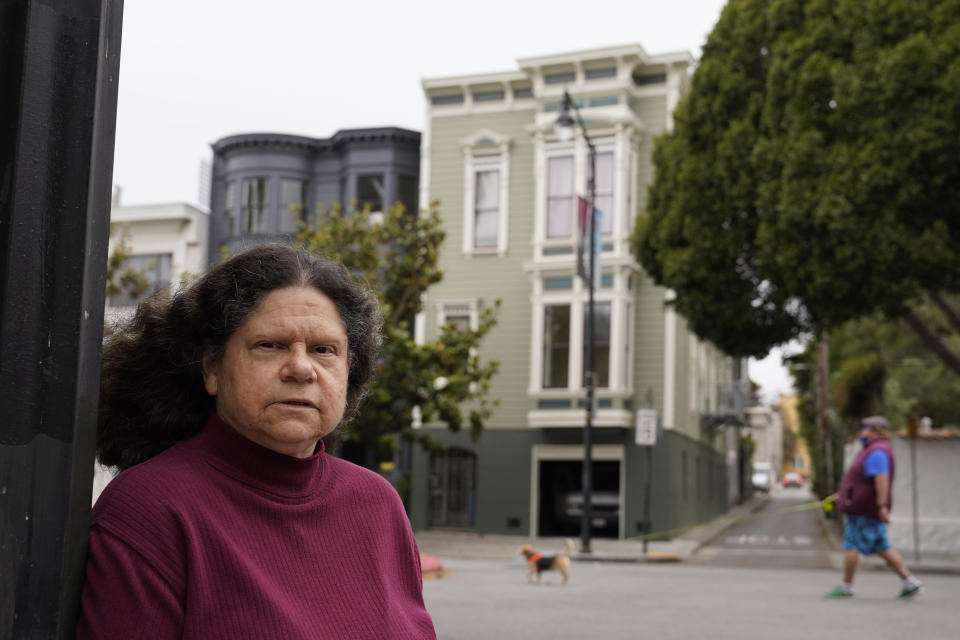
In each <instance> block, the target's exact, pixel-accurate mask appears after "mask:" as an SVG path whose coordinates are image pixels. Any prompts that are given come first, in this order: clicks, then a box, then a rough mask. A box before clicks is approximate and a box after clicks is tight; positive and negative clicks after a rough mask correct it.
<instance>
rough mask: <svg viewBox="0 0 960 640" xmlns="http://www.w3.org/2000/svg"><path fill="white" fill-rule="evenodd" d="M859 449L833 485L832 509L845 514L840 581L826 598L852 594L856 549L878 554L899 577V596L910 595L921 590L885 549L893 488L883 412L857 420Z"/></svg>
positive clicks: (900, 560) (895, 555) (900, 561)
mask: <svg viewBox="0 0 960 640" xmlns="http://www.w3.org/2000/svg"><path fill="white" fill-rule="evenodd" d="M860 426H861V429H860V442H861V443H862V444H863V450H862V451H861V452H860V454H859V455H858V456H857V457H856V459H855V460H854V461H853V464H851V465H850V468H849V469H847V472H846V473H845V474H844V475H843V479H842V480H840V488H839V489H838V490H837V494H836V496H835V497H836V500H837V508H839V509H840V511H842V512H843V513H845V514H846V515H847V526H846V528H845V529H844V531H843V549H844V556H843V582H841V583H840V586H838V587H836V588H835V589H833V590H832V591H829V592H827V594H826V596H827V597H828V598H849V597H852V596H853V576H854V573H856V571H857V563H858V562H859V561H860V554H861V553H862V554H863V555H865V556H869V555H871V554H874V553H876V554H878V555H879V556H880V557H881V558H883V559H884V560H885V561H886V562H887V564H888V565H890V568H891V569H893V570H894V571H895V572H896V573H897V575H899V576H900V578H901V579H902V580H903V588H902V589H901V590H900V594H899V596H898V597H900V598H910V597H912V596H914V595H916V594H917V592H918V591H920V582H919V581H918V580H917V579H916V578H915V577H913V575H911V573H910V571H909V570H908V569H907V566H906V564H904V562H903V558H902V557H901V556H900V554H899V553H897V552H896V551H894V550H893V549H891V548H890V543H889V541H888V540H887V523H888V522H890V508H891V506H892V502H891V493H892V490H893V471H894V461H893V449H892V448H891V447H890V440H889V439H888V437H887V433H888V431H889V425H888V424H887V420H886V418H884V417H883V416H870V417H869V418H864V419H863V420H862V421H861V423H860Z"/></svg>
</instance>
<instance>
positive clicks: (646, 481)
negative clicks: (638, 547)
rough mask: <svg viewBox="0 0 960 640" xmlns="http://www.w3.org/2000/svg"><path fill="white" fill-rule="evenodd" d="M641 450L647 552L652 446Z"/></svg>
mask: <svg viewBox="0 0 960 640" xmlns="http://www.w3.org/2000/svg"><path fill="white" fill-rule="evenodd" d="M643 449H644V451H643V533H644V537H643V554H644V555H646V554H647V536H646V534H648V533H650V477H651V476H652V475H653V473H652V469H651V468H650V467H651V466H652V465H653V447H652V446H650V445H647V446H645V447H644V448H643Z"/></svg>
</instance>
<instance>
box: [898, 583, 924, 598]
mask: <svg viewBox="0 0 960 640" xmlns="http://www.w3.org/2000/svg"><path fill="white" fill-rule="evenodd" d="M920 586H921V585H920V583H919V582H917V583H915V584H912V585H910V586H909V587H904V588H903V589H901V590H900V594H899V595H898V596H897V597H898V598H912V597H913V596H915V595H917V594H918V593H919V592H920Z"/></svg>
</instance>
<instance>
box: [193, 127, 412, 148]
mask: <svg viewBox="0 0 960 640" xmlns="http://www.w3.org/2000/svg"><path fill="white" fill-rule="evenodd" d="M384 143H394V144H401V145H411V146H415V147H419V146H420V133H419V132H418V131H413V130H411V129H401V128H400V127H373V128H369V129H342V130H340V131H337V132H336V133H335V134H333V135H332V136H331V137H329V138H309V137H307V136H298V135H291V134H287V133H241V134H238V135H233V136H228V137H226V138H221V139H220V140H217V141H216V142H214V143H213V144H211V145H210V146H211V147H212V148H213V152H214V153H215V154H226V153H230V152H232V151H237V150H240V149H252V148H260V149H262V148H264V147H271V148H274V149H283V150H292V151H298V152H303V153H317V152H322V151H330V150H332V149H340V148H342V147H344V146H350V145H354V144H384Z"/></svg>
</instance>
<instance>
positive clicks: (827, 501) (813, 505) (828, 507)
mask: <svg viewBox="0 0 960 640" xmlns="http://www.w3.org/2000/svg"><path fill="white" fill-rule="evenodd" d="M835 501H836V497H835V496H827V497H826V498H824V499H823V500H814V501H813V502H805V503H803V504H799V505H794V506H792V507H783V508H782V509H777V510H776V511H774V512H773V515H779V514H782V513H794V512H798V511H808V510H810V509H817V508H820V509H823V510H824V511H826V512H827V513H830V512H831V511H833V509H834V502H835ZM756 515H757V513H747V514H745V515H742V516H733V517H730V518H715V519H713V520H710V521H708V522H701V523H700V524H695V525H691V526H688V527H676V528H674V529H666V530H664V531H656V532H654V533H645V534H643V535H640V536H629V537H627V538H624V540H639V541H643V540H659V539H661V538H673V537H675V536H678V535H680V534H681V533H687V532H688V531H693V530H695V529H702V528H705V527H713V526H717V525H733V524H738V523H740V522H745V521H747V520H749V519H750V518H754V517H756Z"/></svg>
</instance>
